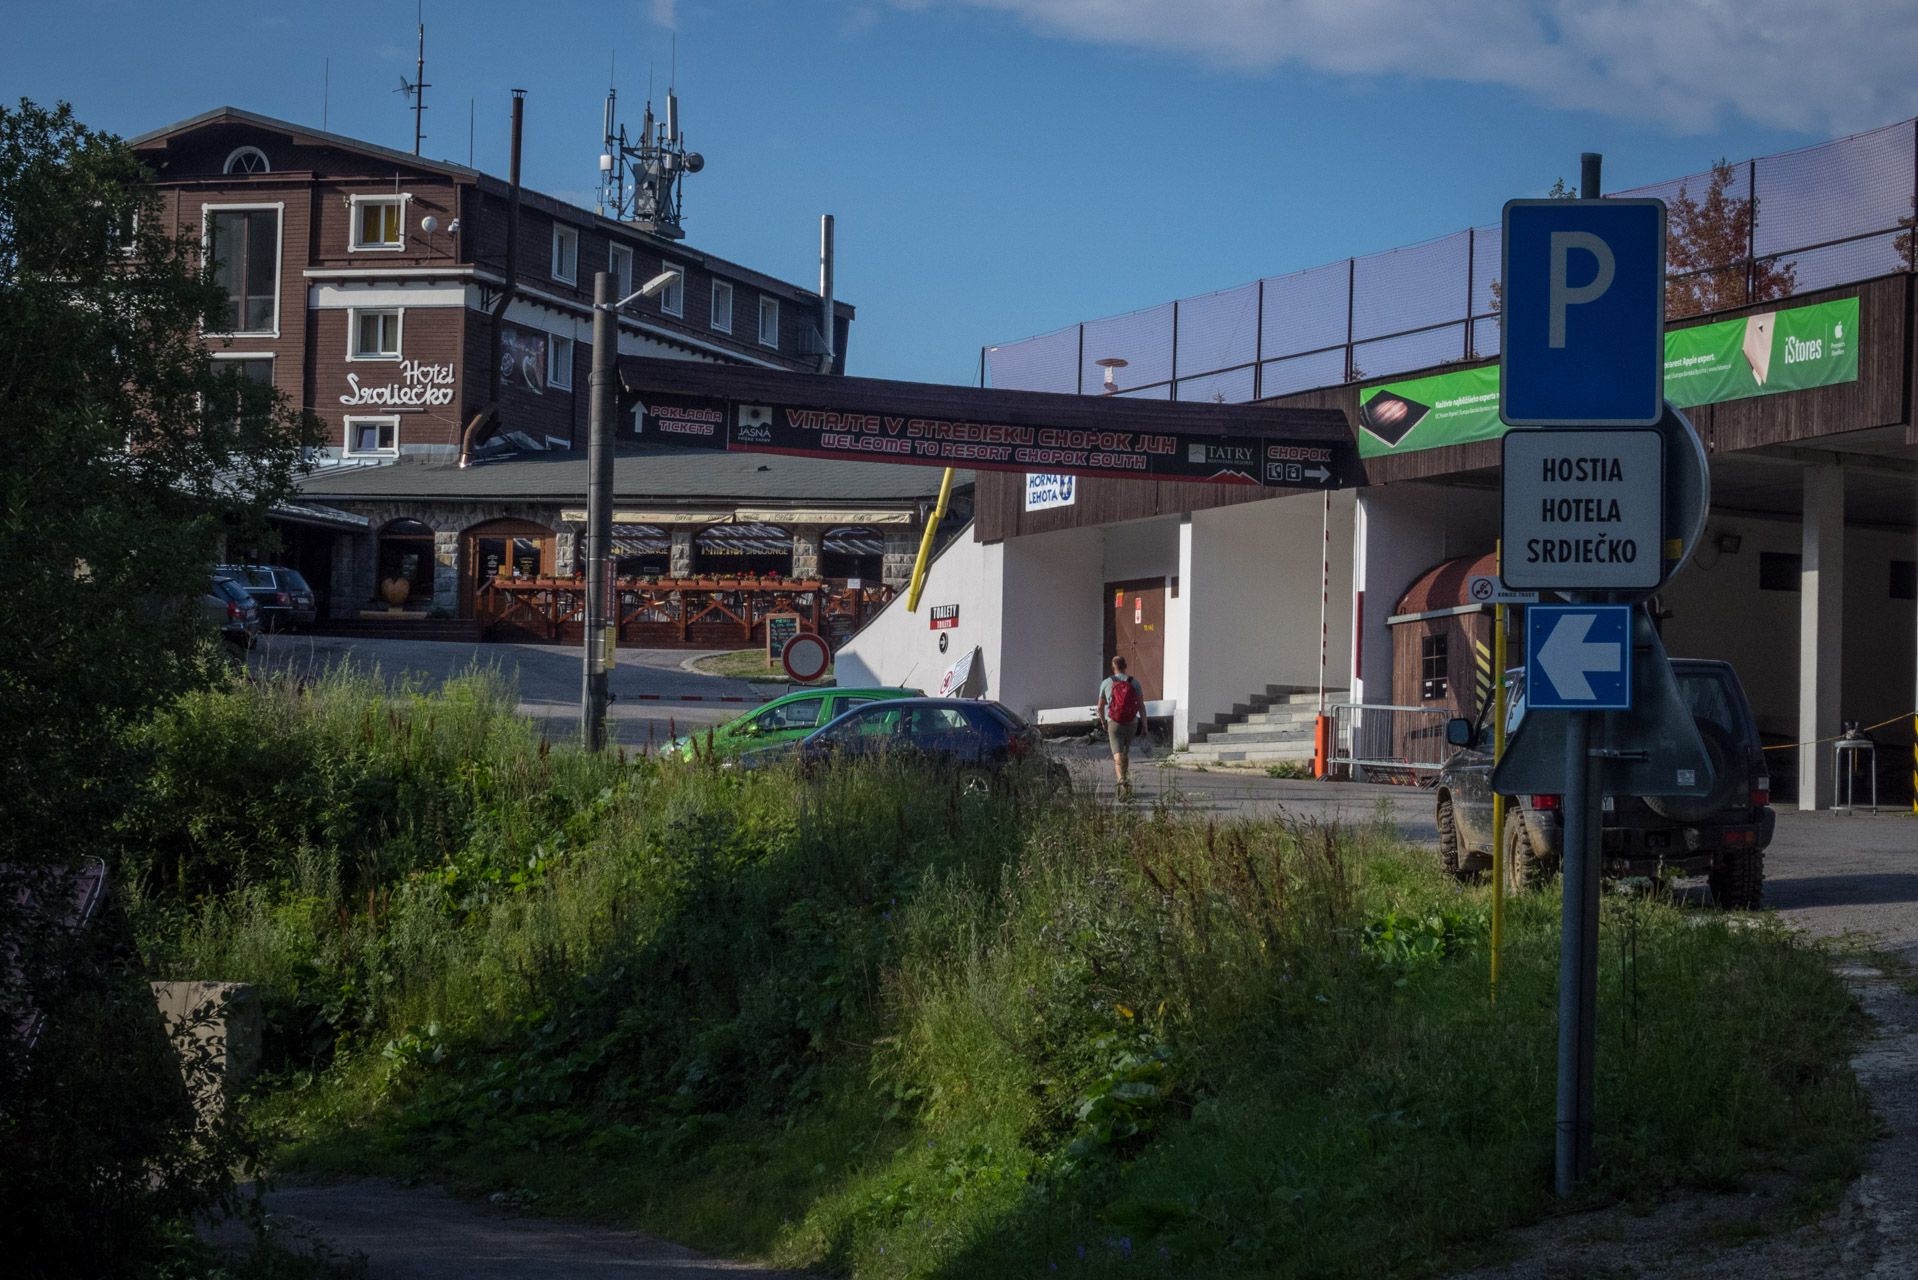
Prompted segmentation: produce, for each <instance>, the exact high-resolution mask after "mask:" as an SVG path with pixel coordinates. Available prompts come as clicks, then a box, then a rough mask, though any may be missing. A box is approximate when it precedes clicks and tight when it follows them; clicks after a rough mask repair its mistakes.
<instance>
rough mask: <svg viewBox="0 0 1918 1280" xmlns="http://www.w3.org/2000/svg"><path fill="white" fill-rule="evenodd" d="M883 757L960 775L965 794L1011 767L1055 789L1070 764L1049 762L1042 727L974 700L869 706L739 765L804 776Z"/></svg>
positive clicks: (989, 783) (918, 700)
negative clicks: (779, 766) (777, 767)
mask: <svg viewBox="0 0 1918 1280" xmlns="http://www.w3.org/2000/svg"><path fill="white" fill-rule="evenodd" d="M881 756H886V757H899V756H906V757H909V758H911V759H913V760H914V761H915V762H922V763H924V764H926V765H931V766H934V767H943V768H951V769H957V770H958V771H959V772H960V774H961V776H962V778H963V780H964V784H965V786H966V789H967V790H978V791H984V790H987V789H989V788H990V787H991V786H992V784H993V783H994V782H995V781H997V780H998V778H999V777H1000V776H1001V775H1002V774H1004V773H1005V772H1007V771H1008V770H1010V769H1013V768H1025V769H1028V770H1031V771H1033V772H1034V773H1035V774H1036V775H1037V776H1039V777H1041V778H1043V779H1044V780H1045V781H1046V782H1047V783H1048V784H1049V785H1051V786H1055V787H1057V786H1063V785H1065V783H1066V781H1067V776H1066V770H1065V766H1064V765H1062V764H1060V763H1059V762H1058V761H1057V760H1052V759H1048V758H1047V757H1046V755H1045V753H1044V751H1043V749H1042V745H1041V738H1040V736H1039V731H1038V729H1036V728H1034V727H1033V726H1032V725H1029V724H1027V723H1026V722H1025V721H1024V720H1022V719H1020V718H1019V716H1018V715H1017V714H1015V713H1014V712H1013V711H1011V710H1010V709H1008V708H1006V707H1004V706H1001V705H1000V704H999V703H997V702H985V701H979V700H975V699H971V698H894V699H891V700H889V701H886V702H873V703H868V704H867V705H865V706H863V707H855V708H854V709H853V710H851V711H848V712H847V713H846V714H844V715H842V716H840V717H838V718H837V719H836V720H834V721H832V723H830V724H828V725H825V726H824V727H822V728H820V729H817V730H815V731H814V732H813V733H811V734H809V735H807V736H806V737H805V738H802V739H801V740H799V741H798V742H791V743H778V744H775V745H772V746H766V747H760V748H757V749H756V750H752V751H747V752H745V753H744V754H742V755H741V756H740V757H739V764H740V767H741V768H745V769H757V768H762V767H764V766H765V765H769V764H775V763H781V762H786V761H792V762H794V763H797V764H798V765H799V766H800V768H801V769H802V770H805V769H811V768H817V767H818V766H820V765H823V764H826V763H828V762H832V761H850V760H859V759H876V758H878V757H881Z"/></svg>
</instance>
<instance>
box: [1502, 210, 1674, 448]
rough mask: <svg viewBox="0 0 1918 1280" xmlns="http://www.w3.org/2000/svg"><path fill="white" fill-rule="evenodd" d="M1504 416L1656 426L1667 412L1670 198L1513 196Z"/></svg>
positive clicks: (1525, 423) (1529, 421) (1540, 422)
mask: <svg viewBox="0 0 1918 1280" xmlns="http://www.w3.org/2000/svg"><path fill="white" fill-rule="evenodd" d="M1503 250H1504V260H1505V261H1504V268H1503V271H1504V277H1503V278H1504V288H1503V299H1502V302H1503V305H1502V308H1501V310H1502V314H1501V315H1500V317H1499V324H1500V331H1501V335H1502V336H1501V339H1500V343H1501V348H1502V349H1501V351H1500V358H1499V416H1500V417H1501V418H1503V419H1504V420H1505V421H1506V422H1507V423H1508V424H1510V425H1512V426H1515V427H1553V426H1572V425H1577V426H1592V427H1649V426H1652V425H1654V424H1655V423H1657V421H1658V420H1659V418H1660V416H1662V415H1663V413H1664V411H1665V403H1664V401H1665V202H1664V201H1662V200H1512V201H1509V202H1507V203H1506V205H1505V227H1504V241H1503Z"/></svg>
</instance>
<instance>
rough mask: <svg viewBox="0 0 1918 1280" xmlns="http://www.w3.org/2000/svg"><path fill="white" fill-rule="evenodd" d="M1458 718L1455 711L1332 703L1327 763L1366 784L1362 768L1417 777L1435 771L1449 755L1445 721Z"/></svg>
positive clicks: (1438, 708)
mask: <svg viewBox="0 0 1918 1280" xmlns="http://www.w3.org/2000/svg"><path fill="white" fill-rule="evenodd" d="M1457 714H1458V713H1457V712H1456V711H1455V710H1453V709H1452V708H1451V707H1389V706H1381V705H1374V704H1370V703H1363V702H1340V703H1334V704H1333V706H1332V754H1331V756H1330V757H1329V758H1328V759H1327V761H1326V763H1328V764H1330V765H1333V766H1334V767H1336V766H1339V765H1344V766H1346V767H1347V768H1348V769H1351V770H1352V771H1353V772H1352V776H1353V778H1354V780H1362V777H1361V775H1360V773H1359V772H1358V771H1359V770H1361V769H1362V770H1365V771H1366V772H1367V773H1368V774H1381V773H1382V774H1388V775H1390V774H1400V775H1412V776H1414V777H1415V776H1416V775H1417V774H1420V773H1434V772H1436V771H1437V770H1438V768H1439V767H1440V766H1441V765H1443V764H1444V763H1445V757H1446V756H1447V755H1448V754H1449V753H1450V751H1451V747H1450V746H1449V745H1447V743H1446V741H1445V722H1446V721H1447V720H1450V719H1451V718H1452V717H1453V716H1455V715H1457ZM1400 780H1404V779H1400Z"/></svg>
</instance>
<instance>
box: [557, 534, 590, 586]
mask: <svg viewBox="0 0 1918 1280" xmlns="http://www.w3.org/2000/svg"><path fill="white" fill-rule="evenodd" d="M579 541H580V537H579V526H577V525H564V526H561V528H560V529H559V531H558V532H556V533H555V534H554V535H553V574H554V576H555V577H559V578H570V577H572V576H573V574H574V573H575V572H576V571H578V570H583V569H584V568H585V567H586V564H585V562H584V561H583V560H581V559H580V555H579Z"/></svg>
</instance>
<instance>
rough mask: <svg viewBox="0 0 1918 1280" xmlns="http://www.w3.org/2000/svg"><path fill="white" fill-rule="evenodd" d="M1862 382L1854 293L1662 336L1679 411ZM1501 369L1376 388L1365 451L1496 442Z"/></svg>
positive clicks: (1368, 408)
mask: <svg viewBox="0 0 1918 1280" xmlns="http://www.w3.org/2000/svg"><path fill="white" fill-rule="evenodd" d="M1857 380H1858V299H1856V298H1839V299H1836V300H1834V301H1832V302H1819V303H1814V304H1812V305H1811V306H1806V307H1786V308H1781V309H1779V310H1776V311H1764V312H1759V313H1757V314H1754V315H1749V316H1743V317H1741V318H1739V319H1736V320H1721V321H1718V322H1717V323H1715V324H1702V325H1697V326H1694V327H1693V328H1690V329H1672V330H1668V331H1667V332H1666V334H1665V398H1666V399H1667V400H1669V401H1671V402H1672V403H1673V404H1675V405H1677V406H1678V407H1679V408H1681V409H1689V408H1692V407H1693V406H1694V405H1701V404H1718V403H1721V402H1723V401H1726V400H1742V399H1745V398H1747V397H1750V396H1768V395H1776V394H1778V393H1780V392H1784V391H1803V390H1805V389H1806V388H1808V387H1827V386H1832V385H1835V384H1837V383H1841V382H1856V381H1857ZM1504 434H1505V424H1504V423H1503V422H1501V421H1499V416H1498V366H1497V365H1495V364H1493V365H1486V366H1483V367H1482V368H1477V369H1460V370H1457V371H1456V372H1453V373H1441V374H1437V375H1435V376H1433V377H1430V378H1413V379H1411V380H1409V381H1406V382H1392V383H1387V384H1386V385H1384V386H1379V387H1373V388H1371V389H1370V390H1368V391H1366V392H1365V393H1364V394H1363V395H1362V396H1361V397H1360V406H1359V456H1360V457H1361V458H1383V457H1389V456H1391V455H1393V454H1399V453H1412V452H1415V451H1417V450H1419V449H1436V448H1439V447H1440V446H1442V445H1448V444H1470V443H1472V442H1474V441H1478V440H1497V439H1499V438H1500V437H1501V436H1503V435H1504Z"/></svg>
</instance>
